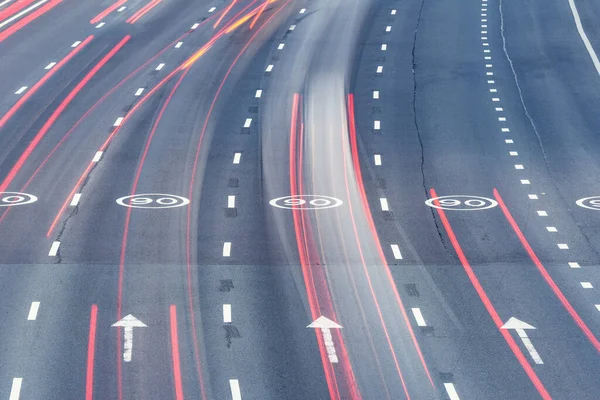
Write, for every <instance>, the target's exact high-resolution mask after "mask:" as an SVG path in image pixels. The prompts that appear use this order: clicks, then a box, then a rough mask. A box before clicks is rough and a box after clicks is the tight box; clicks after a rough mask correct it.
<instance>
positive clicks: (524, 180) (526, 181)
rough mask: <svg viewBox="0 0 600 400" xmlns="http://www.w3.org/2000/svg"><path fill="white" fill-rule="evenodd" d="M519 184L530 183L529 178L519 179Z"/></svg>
mask: <svg viewBox="0 0 600 400" xmlns="http://www.w3.org/2000/svg"><path fill="white" fill-rule="evenodd" d="M521 185H531V181H530V180H529V179H521Z"/></svg>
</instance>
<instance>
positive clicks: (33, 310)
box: [27, 301, 40, 321]
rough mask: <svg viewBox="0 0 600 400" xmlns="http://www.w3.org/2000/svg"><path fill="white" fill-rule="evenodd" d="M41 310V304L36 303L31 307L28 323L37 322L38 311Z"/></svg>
mask: <svg viewBox="0 0 600 400" xmlns="http://www.w3.org/2000/svg"><path fill="white" fill-rule="evenodd" d="M39 309H40V302H39V301H34V302H32V303H31V307H29V314H28V315H27V321H35V320H36V318H37V314H38V310H39Z"/></svg>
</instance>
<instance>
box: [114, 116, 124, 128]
mask: <svg viewBox="0 0 600 400" xmlns="http://www.w3.org/2000/svg"><path fill="white" fill-rule="evenodd" d="M122 122H123V117H119V118H117V120H116V121H115V123H114V124H113V126H121V123H122Z"/></svg>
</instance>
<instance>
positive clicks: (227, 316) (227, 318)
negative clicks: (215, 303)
mask: <svg viewBox="0 0 600 400" xmlns="http://www.w3.org/2000/svg"><path fill="white" fill-rule="evenodd" d="M223 322H224V323H226V324H230V323H231V304H223Z"/></svg>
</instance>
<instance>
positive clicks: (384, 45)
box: [381, 43, 387, 51]
mask: <svg viewBox="0 0 600 400" xmlns="http://www.w3.org/2000/svg"><path fill="white" fill-rule="evenodd" d="M381 50H383V51H386V50H387V44H385V43H384V44H382V45H381Z"/></svg>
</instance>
